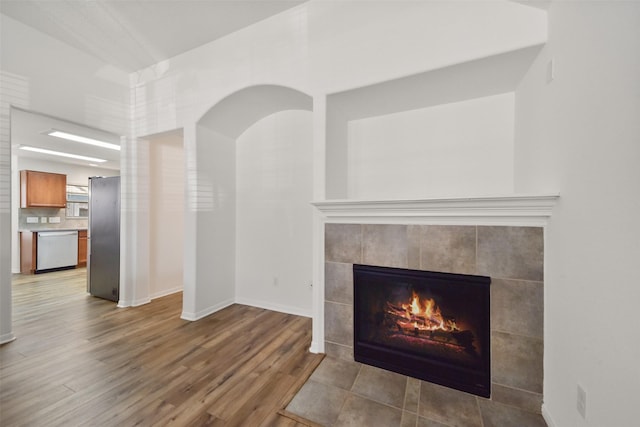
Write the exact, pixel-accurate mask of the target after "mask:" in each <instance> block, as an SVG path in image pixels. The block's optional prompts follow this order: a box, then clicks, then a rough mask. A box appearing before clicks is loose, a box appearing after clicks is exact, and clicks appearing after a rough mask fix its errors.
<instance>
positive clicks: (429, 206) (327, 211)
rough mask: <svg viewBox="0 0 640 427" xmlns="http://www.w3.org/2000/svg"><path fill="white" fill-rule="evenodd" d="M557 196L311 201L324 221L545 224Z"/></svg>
mask: <svg viewBox="0 0 640 427" xmlns="http://www.w3.org/2000/svg"><path fill="white" fill-rule="evenodd" d="M559 197H560V196H559V194H557V193H556V194H513V195H503V196H485V197H453V198H433V199H416V200H323V201H316V202H312V203H311V204H312V205H313V206H315V207H316V208H317V209H318V210H319V211H320V213H321V214H322V216H323V219H324V221H325V222H333V223H335V222H346V223H371V224H373V223H376V222H384V223H399V224H408V223H411V224H420V223H429V224H474V225H494V224H505V225H538V226H539V225H544V224H546V223H547V221H548V219H549V217H551V213H552V211H553V207H554V206H555V204H556V202H557V201H558V199H559Z"/></svg>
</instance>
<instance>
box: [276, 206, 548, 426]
mask: <svg viewBox="0 0 640 427" xmlns="http://www.w3.org/2000/svg"><path fill="white" fill-rule="evenodd" d="M556 198H557V196H552V197H550V198H548V199H546V201H544V204H546V207H544V209H547V208H548V211H546V213H542V214H541V215H540V216H539V217H538V216H537V215H538V213H534V215H533V216H532V217H529V218H526V219H524V220H522V219H521V218H517V216H519V215H521V214H522V216H523V217H524V216H526V215H527V214H528V213H522V212H520V211H519V210H518V209H516V210H513V211H511V212H516V216H515V217H511V218H507V219H506V220H505V218H498V220H497V221H495V217H493V218H489V219H487V217H479V218H478V219H479V220H478V221H477V222H476V223H477V224H479V225H468V224H466V223H464V224H458V223H459V222H464V221H466V222H467V223H469V222H471V224H473V222H475V220H471V221H469V220H468V219H462V220H460V218H458V219H456V220H454V221H453V224H451V222H452V221H450V220H445V221H444V223H439V222H438V219H436V220H435V221H433V220H432V218H427V217H426V216H421V217H417V216H415V213H411V210H407V212H410V214H409V215H407V217H403V218H400V219H399V217H398V215H397V211H396V210H395V208H393V210H391V208H389V209H390V210H391V212H392V220H391V221H389V222H392V223H385V218H383V217H384V215H380V212H375V213H374V214H372V215H369V216H366V215H364V216H362V218H364V220H363V221H361V222H358V218H359V216H357V215H354V216H353V217H350V216H349V215H344V211H342V212H339V213H338V215H336V216H334V218H330V219H329V220H327V221H325V222H324V261H325V263H324V265H325V269H324V337H325V342H324V344H325V346H324V350H325V353H326V354H327V357H326V358H325V360H324V361H323V362H322V364H321V365H320V367H319V368H318V369H317V370H316V372H315V373H314V374H313V375H312V376H311V378H310V379H309V381H308V382H307V383H306V384H305V386H304V387H303V388H302V389H301V390H300V392H299V393H298V395H296V397H295V398H294V399H293V400H292V402H291V403H290V404H289V407H288V408H287V410H289V411H290V412H292V413H294V414H297V415H299V416H302V417H303V418H307V419H311V420H312V421H315V422H316V423H319V424H320V425H331V426H338V425H359V424H360V423H362V422H368V421H367V418H366V417H371V416H374V415H373V414H376V413H378V414H379V415H376V416H374V418H375V419H376V421H375V422H382V419H384V417H385V416H386V417H390V418H388V419H387V421H385V423H386V424H385V425H398V426H403V427H404V426H476V425H477V426H484V427H487V426H489V425H503V426H506V425H521V426H526V425H531V426H544V425H546V424H545V422H544V420H543V418H542V416H541V415H540V411H541V405H542V381H543V313H544V306H543V304H544V298H543V276H544V271H543V267H544V228H543V225H544V224H545V223H546V220H547V218H548V216H550V210H551V207H552V205H553V203H555V200H556ZM542 199H543V198H540V200H542ZM547 201H549V203H547ZM385 203H386V202H385ZM462 203H466V201H464V202H460V203H458V202H457V201H455V204H459V205H461V204H462ZM490 203H493V202H490ZM500 203H502V202H500ZM506 203H507V204H510V203H512V201H507V202H506ZM516 203H520V201H517V202H516ZM535 203H537V201H536V202H535ZM331 208H333V207H331ZM340 209H341V207H340V206H338V210H340ZM383 209H387V208H386V207H383ZM447 209H448V208H447ZM454 209H457V207H454ZM462 209H464V210H466V209H469V208H468V207H466V206H464V207H463V208H462ZM471 209H473V211H472V212H473V214H474V215H476V214H477V213H478V212H480V213H481V211H478V210H477V208H475V207H474V208H471ZM536 209H538V206H536V207H535V208H534V210H536ZM544 209H543V210H544ZM321 210H322V209H321ZM509 210H510V208H509ZM547 213H548V214H547ZM437 215H441V213H440V212H438V213H437ZM508 215H510V214H505V215H504V216H505V217H506V216H508ZM412 216H413V217H415V218H416V219H417V220H416V221H415V223H411V220H412ZM491 216H493V214H491ZM500 216H503V215H501V214H498V215H497V217H500ZM533 217H536V218H537V219H534V220H533V221H532V220H531V218H533ZM425 218H426V221H425ZM514 218H515V220H514ZM341 219H345V221H343V222H340V220H341ZM538 219H542V220H541V221H539V220H538ZM398 222H401V223H398ZM512 224H513V225H512ZM353 264H365V265H379V266H388V267H399V268H410V269H416V270H431V271H442V272H450V273H463V274H476V275H483V276H489V277H491V383H492V385H491V398H490V399H484V398H481V397H476V396H473V395H470V394H467V393H464V392H460V391H457V390H453V389H449V388H445V387H442V386H438V385H434V384H431V383H428V382H424V381H420V380H417V379H414V378H407V377H405V376H402V375H399V374H395V373H392V372H388V371H384V370H381V369H378V368H374V367H371V366H367V365H362V364H359V363H356V362H354V360H353V273H352V268H353ZM327 393H328V394H327ZM312 402H313V403H312ZM331 402H333V403H331ZM312 404H313V405H316V406H318V405H319V406H318V407H315V408H314V407H312V406H309V405H312ZM336 405H338V407H339V408H342V409H341V410H337V409H335V408H336ZM328 407H333V408H334V409H333V410H328V409H327V408H328ZM381 408H382V412H379V410H380V409H381ZM377 411H378V412H377ZM385 411H386V412H385ZM394 411H395V412H394ZM301 412H302V413H301ZM314 413H315V414H318V415H317V416H316V419H315V420H314V419H313V418H314V415H313V414H314ZM358 414H360V415H358ZM366 414H369V415H366ZM360 416H364V417H365V418H359V417H360ZM369 420H371V419H369ZM354 422H355V424H354ZM514 422H516V424H512V423H514ZM372 425H375V424H372ZM381 425H382V424H381Z"/></svg>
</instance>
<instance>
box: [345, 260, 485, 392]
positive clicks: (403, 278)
mask: <svg viewBox="0 0 640 427" xmlns="http://www.w3.org/2000/svg"><path fill="white" fill-rule="evenodd" d="M490 282H491V279H490V278H489V277H485V276H474V275H467V274H451V273H441V272H432V271H423V270H409V269H401V268H391V267H379V266H366V265H359V264H354V265H353V286H354V287H353V289H354V316H353V318H354V358H355V360H356V361H358V362H362V363H366V364H369V365H373V366H377V367H380V368H383V369H387V370H390V371H394V372H398V373H401V374H404V375H408V376H412V377H415V378H418V379H422V380H425V381H430V382H433V383H437V384H440V385H444V386H448V387H451V388H454V389H457V390H461V391H465V392H468V393H473V394H476V395H478V396H483V397H489V396H490V393H491V358H490V353H491V351H490V348H491V345H490V292H489V285H490Z"/></svg>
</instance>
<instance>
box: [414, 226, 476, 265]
mask: <svg viewBox="0 0 640 427" xmlns="http://www.w3.org/2000/svg"><path fill="white" fill-rule="evenodd" d="M421 254H422V255H421V258H420V265H421V268H422V269H423V270H431V271H444V272H448V273H462V274H475V272H476V227H473V226H459V225H428V226H425V228H424V232H423V235H422V246H421Z"/></svg>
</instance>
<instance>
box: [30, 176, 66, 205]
mask: <svg viewBox="0 0 640 427" xmlns="http://www.w3.org/2000/svg"><path fill="white" fill-rule="evenodd" d="M66 204H67V176H66V175H63V174H59V173H50V172H39V171H30V170H22V171H20V207H21V208H64V207H66Z"/></svg>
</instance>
